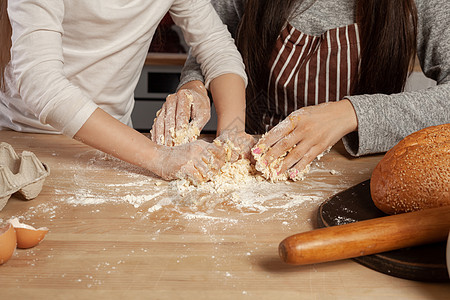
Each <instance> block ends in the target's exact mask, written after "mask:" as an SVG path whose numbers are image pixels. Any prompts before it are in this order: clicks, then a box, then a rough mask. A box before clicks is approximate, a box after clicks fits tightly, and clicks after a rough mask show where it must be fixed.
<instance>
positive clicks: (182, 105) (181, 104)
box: [151, 81, 211, 146]
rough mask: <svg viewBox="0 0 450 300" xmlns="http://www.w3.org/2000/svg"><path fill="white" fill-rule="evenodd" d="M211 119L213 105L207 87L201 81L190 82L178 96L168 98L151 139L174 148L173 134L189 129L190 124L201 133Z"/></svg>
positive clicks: (173, 95)
mask: <svg viewBox="0 0 450 300" xmlns="http://www.w3.org/2000/svg"><path fill="white" fill-rule="evenodd" d="M210 117H211V105H210V100H209V97H208V93H207V91H206V88H205V86H204V85H203V83H201V82H200V81H191V82H188V83H187V84H185V85H183V87H182V89H180V90H179V91H178V92H177V93H176V94H171V95H169V96H167V99H166V102H165V103H164V104H163V106H162V108H161V109H160V110H159V111H158V113H157V115H156V118H155V120H154V123H153V127H152V129H151V139H152V141H154V142H156V143H158V144H160V145H166V146H172V145H173V144H172V134H171V132H177V131H178V130H181V129H183V128H187V127H188V124H189V123H192V124H195V126H196V127H198V129H199V131H201V130H202V129H203V127H204V126H205V125H206V123H207V122H208V121H209V118H210Z"/></svg>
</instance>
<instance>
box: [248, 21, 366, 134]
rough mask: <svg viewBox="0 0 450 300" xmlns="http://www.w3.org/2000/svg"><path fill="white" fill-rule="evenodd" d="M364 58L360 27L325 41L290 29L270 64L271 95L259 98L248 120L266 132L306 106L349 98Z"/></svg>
mask: <svg viewBox="0 0 450 300" xmlns="http://www.w3.org/2000/svg"><path fill="white" fill-rule="evenodd" d="M359 54H360V43H359V32H358V26H357V24H351V25H348V26H344V27H339V28H334V29H331V30H329V31H326V32H325V33H323V34H322V35H320V36H312V35H307V34H304V33H302V32H300V31H299V30H297V29H296V28H294V27H293V26H291V25H290V24H287V25H286V27H285V28H284V29H283V30H282V31H281V33H280V36H279V37H278V40H277V42H276V46H275V49H274V51H273V53H272V57H271V59H270V62H269V71H270V73H269V81H268V87H267V95H266V96H265V97H263V98H260V99H258V106H259V109H257V110H256V111H254V112H253V113H252V112H251V111H249V114H250V115H248V118H249V120H251V122H259V123H260V124H258V126H256V127H255V128H259V130H258V131H261V129H263V130H262V131H263V132H265V131H268V130H270V129H271V128H272V127H273V126H275V125H276V124H278V122H280V121H282V120H283V119H285V118H286V117H287V116H288V115H289V114H290V113H291V112H293V111H295V110H297V109H299V108H301V107H304V106H308V105H316V104H319V103H324V102H329V101H339V100H340V99H342V98H343V97H344V96H346V95H349V94H350V90H351V86H350V84H351V81H352V79H353V76H355V75H356V72H357V70H358V64H359ZM263 99H264V100H263ZM261 101H264V102H265V103H261ZM261 123H262V124H261ZM252 127H253V126H252ZM250 131H253V133H263V132H254V131H255V130H250Z"/></svg>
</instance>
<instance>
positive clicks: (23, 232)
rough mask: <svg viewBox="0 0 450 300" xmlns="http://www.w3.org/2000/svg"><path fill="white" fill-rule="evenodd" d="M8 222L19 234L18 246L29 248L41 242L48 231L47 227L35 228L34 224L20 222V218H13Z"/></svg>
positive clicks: (17, 234)
mask: <svg viewBox="0 0 450 300" xmlns="http://www.w3.org/2000/svg"><path fill="white" fill-rule="evenodd" d="M8 223H9V224H11V225H12V226H14V229H15V230H16V236H17V248H21V249H27V248H31V247H34V246H36V245H37V244H39V243H40V242H41V241H42V240H43V239H44V237H45V235H46V234H47V232H48V228H47V227H41V228H38V229H36V228H34V227H33V226H30V225H27V224H23V223H20V221H19V219H17V218H11V219H9V220H8Z"/></svg>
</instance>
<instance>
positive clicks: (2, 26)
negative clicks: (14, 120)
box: [0, 0, 11, 89]
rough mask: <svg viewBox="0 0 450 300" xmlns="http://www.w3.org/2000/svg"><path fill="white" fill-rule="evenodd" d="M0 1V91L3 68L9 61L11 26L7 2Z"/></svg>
mask: <svg viewBox="0 0 450 300" xmlns="http://www.w3.org/2000/svg"><path fill="white" fill-rule="evenodd" d="M0 1H1V3H0V89H3V87H4V82H5V81H4V74H5V67H6V65H7V64H8V62H9V60H10V52H9V51H10V49H11V24H10V23H9V18H8V12H7V8H8V0H0Z"/></svg>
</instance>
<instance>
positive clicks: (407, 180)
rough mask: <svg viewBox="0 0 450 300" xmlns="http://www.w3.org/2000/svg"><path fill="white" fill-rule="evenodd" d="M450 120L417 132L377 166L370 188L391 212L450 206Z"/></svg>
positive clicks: (375, 199) (384, 209)
mask: <svg viewBox="0 0 450 300" xmlns="http://www.w3.org/2000/svg"><path fill="white" fill-rule="evenodd" d="M449 188H450V123H449V124H444V125H439V126H432V127H427V128H425V129H422V130H420V131H417V132H415V133H413V134H411V135H409V136H407V137H406V138H404V139H403V140H402V141H400V142H399V143H398V144H397V145H395V146H394V147H393V148H392V149H391V150H389V151H388V152H387V153H386V155H385V156H384V157H383V158H382V159H381V161H380V162H379V163H378V165H377V166H376V167H375V169H374V171H373V173H372V178H371V181H370V191H371V196H372V200H373V202H374V203H375V205H376V206H377V207H378V208H379V209H380V210H382V211H383V212H385V213H387V214H397V213H403V212H410V211H416V210H421V209H427V208H433V207H440V206H446V205H450V192H449Z"/></svg>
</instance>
